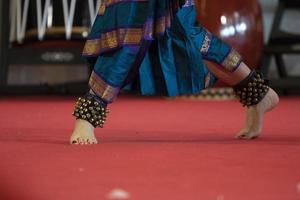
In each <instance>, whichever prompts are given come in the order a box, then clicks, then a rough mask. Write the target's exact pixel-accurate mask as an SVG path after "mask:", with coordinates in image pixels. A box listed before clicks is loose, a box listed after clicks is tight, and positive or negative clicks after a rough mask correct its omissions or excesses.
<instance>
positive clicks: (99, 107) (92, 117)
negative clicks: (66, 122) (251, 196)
mask: <svg viewBox="0 0 300 200" xmlns="http://www.w3.org/2000/svg"><path fill="white" fill-rule="evenodd" d="M96 98H97V97H95V96H94V95H91V94H89V95H86V96H85V97H80V98H79V99H78V100H77V102H76V105H75V109H74V112H73V115H74V116H75V117H76V119H83V120H86V121H88V122H90V123H91V124H92V125H93V126H94V127H101V128H103V126H104V122H105V121H106V117H107V114H108V113H109V110H108V109H107V108H106V104H105V103H103V102H101V101H99V100H98V99H96Z"/></svg>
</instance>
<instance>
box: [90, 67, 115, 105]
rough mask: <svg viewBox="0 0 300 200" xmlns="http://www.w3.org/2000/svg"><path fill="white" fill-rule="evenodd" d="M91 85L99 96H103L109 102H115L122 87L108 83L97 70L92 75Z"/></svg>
mask: <svg viewBox="0 0 300 200" xmlns="http://www.w3.org/2000/svg"><path fill="white" fill-rule="evenodd" d="M89 86H90V88H91V89H92V90H93V92H95V94H96V95H97V96H99V97H101V98H102V99H103V100H105V101H106V102H107V103H111V102H113V101H114V100H115V99H116V97H117V95H118V94H119V91H120V88H118V87H113V86H111V85H109V84H107V83H106V82H105V81H104V80H103V79H102V78H101V77H100V76H98V75H97V74H96V73H95V72H93V73H92V75H91V77H90V80H89Z"/></svg>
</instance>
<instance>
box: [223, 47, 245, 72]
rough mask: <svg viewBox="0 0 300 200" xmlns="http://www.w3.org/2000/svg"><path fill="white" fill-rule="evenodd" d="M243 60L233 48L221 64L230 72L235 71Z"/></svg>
mask: <svg viewBox="0 0 300 200" xmlns="http://www.w3.org/2000/svg"><path fill="white" fill-rule="evenodd" d="M242 61H243V59H242V56H241V55H240V54H239V53H238V52H237V51H236V50H234V49H233V48H232V49H231V50H230V52H229V54H228V55H227V56H226V57H225V59H224V61H223V62H222V66H224V68H225V69H226V70H228V71H230V72H233V71H235V70H236V69H237V68H238V67H239V66H240V64H241V62H242Z"/></svg>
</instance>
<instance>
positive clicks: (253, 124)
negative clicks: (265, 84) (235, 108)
mask: <svg viewBox="0 0 300 200" xmlns="http://www.w3.org/2000/svg"><path fill="white" fill-rule="evenodd" d="M278 103H279V97H278V95H277V93H276V92H275V91H274V90H273V89H272V88H270V90H269V91H268V93H267V94H266V96H265V97H264V98H263V99H262V101H261V102H259V104H257V105H255V106H251V107H249V108H247V116H246V124H245V127H244V128H243V129H242V130H241V131H240V132H239V133H238V134H237V136H236V138H237V139H248V140H249V139H255V138H257V137H258V136H259V135H260V133H261V131H262V127H263V119H264V114H265V112H268V111H270V110H272V109H273V108H275V107H276V106H277V104H278Z"/></svg>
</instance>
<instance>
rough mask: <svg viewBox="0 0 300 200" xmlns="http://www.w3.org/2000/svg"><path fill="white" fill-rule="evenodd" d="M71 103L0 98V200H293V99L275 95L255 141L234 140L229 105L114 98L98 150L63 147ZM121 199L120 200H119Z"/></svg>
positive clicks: (299, 131)
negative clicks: (116, 199) (119, 194)
mask: <svg viewBox="0 0 300 200" xmlns="http://www.w3.org/2000/svg"><path fill="white" fill-rule="evenodd" d="M73 101H74V98H66V97H28V98H27V97H18V98H17V97H6V98H3V97H2V98H1V99H0V157H1V163H0V199H1V200H10V199H16V200H21V199H22V200H85V199H88V200H107V199H113V198H110V197H109V196H108V194H109V193H110V192H111V191H112V190H114V189H116V188H120V189H122V190H124V191H127V192H128V194H129V195H130V196H129V197H127V198H123V199H130V200H297V199H300V120H299V116H300V98H282V100H281V103H280V106H279V107H278V108H276V109H275V110H274V111H273V112H272V114H268V115H267V116H266V121H265V122H266V123H265V128H264V131H263V136H262V137H261V138H260V139H258V140H255V141H237V140H234V139H233V135H234V134H235V133H236V132H237V131H238V130H239V129H240V128H241V126H242V123H243V110H242V108H241V107H240V106H239V104H238V103H237V102H235V101H225V102H205V101H188V100H175V101H174V100H172V101H171V100H165V99H160V98H151V99H147V98H132V97H121V98H119V99H118V101H117V102H116V103H114V104H113V105H112V106H111V110H112V112H111V115H110V116H109V120H108V123H107V124H106V127H105V129H102V130H100V129H99V130H97V137H98V138H99V139H100V140H101V142H102V143H101V144H99V145H96V146H70V145H69V144H68V140H69V135H70V133H71V131H72V125H73V122H74V121H73V120H74V119H73V118H72V117H71V116H70V114H71V112H72V108H73ZM120 199H122V198H120Z"/></svg>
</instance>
